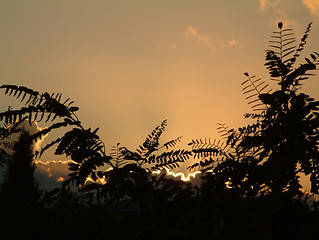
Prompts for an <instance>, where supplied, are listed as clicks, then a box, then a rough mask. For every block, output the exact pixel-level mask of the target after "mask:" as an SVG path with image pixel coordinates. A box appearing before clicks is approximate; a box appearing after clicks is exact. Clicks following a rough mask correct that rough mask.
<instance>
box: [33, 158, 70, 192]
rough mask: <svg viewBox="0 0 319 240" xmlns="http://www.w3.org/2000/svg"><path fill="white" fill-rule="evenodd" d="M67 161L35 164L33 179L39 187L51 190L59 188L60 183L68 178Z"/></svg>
mask: <svg viewBox="0 0 319 240" xmlns="http://www.w3.org/2000/svg"><path fill="white" fill-rule="evenodd" d="M68 163H69V161H51V162H41V161H37V162H36V166H37V168H36V170H35V178H36V180H37V182H38V183H39V187H40V188H41V189H45V190H51V189H53V188H56V187H60V186H61V182H62V181H63V180H66V179H67V178H68V174H69V173H70V171H69V170H68Z"/></svg>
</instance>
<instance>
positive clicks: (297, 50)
mask: <svg viewBox="0 0 319 240" xmlns="http://www.w3.org/2000/svg"><path fill="white" fill-rule="evenodd" d="M311 25H312V22H311V23H309V24H308V26H307V28H306V31H305V33H304V35H303V36H302V38H301V40H300V43H299V46H298V47H297V49H296V51H295V53H294V55H293V57H292V58H291V59H288V60H286V61H290V65H291V66H293V65H294V63H295V62H296V60H297V58H298V57H299V56H300V52H301V51H302V50H303V49H304V47H305V45H306V43H307V42H306V40H307V38H308V35H309V32H310V29H311Z"/></svg>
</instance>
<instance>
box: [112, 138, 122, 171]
mask: <svg viewBox="0 0 319 240" xmlns="http://www.w3.org/2000/svg"><path fill="white" fill-rule="evenodd" d="M121 148H122V147H120V143H118V144H116V146H113V147H112V149H111V153H110V156H111V157H112V161H113V162H114V166H115V167H117V168H119V167H122V166H124V165H125V164H126V160H125V159H124V156H123V154H122V151H121Z"/></svg>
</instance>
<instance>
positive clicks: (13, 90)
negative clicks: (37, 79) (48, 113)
mask: <svg viewBox="0 0 319 240" xmlns="http://www.w3.org/2000/svg"><path fill="white" fill-rule="evenodd" d="M1 88H3V89H5V94H6V95H7V94H9V96H11V95H12V94H13V97H16V98H17V99H19V98H20V97H21V98H20V101H21V102H23V101H24V99H25V98H26V96H29V98H27V99H28V100H27V103H29V102H32V101H35V99H37V98H38V96H39V92H38V91H34V90H32V89H30V88H26V87H23V86H19V87H18V86H16V85H2V86H0V89H1Z"/></svg>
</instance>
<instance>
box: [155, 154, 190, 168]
mask: <svg viewBox="0 0 319 240" xmlns="http://www.w3.org/2000/svg"><path fill="white" fill-rule="evenodd" d="M191 155H192V152H191V151H187V150H184V149H183V150H172V151H169V152H164V153H162V154H161V155H159V156H156V158H155V160H156V162H157V164H156V165H155V167H154V168H153V170H154V169H159V168H162V167H168V168H171V169H173V168H177V167H179V163H182V162H185V161H186V160H187V159H189V158H190V156H191ZM149 163H151V162H149Z"/></svg>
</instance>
